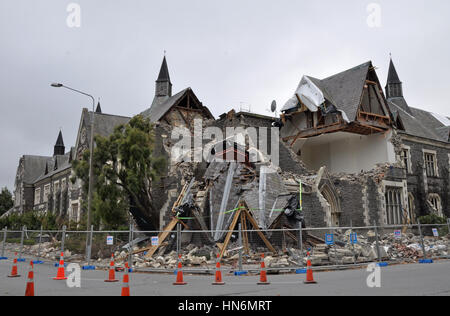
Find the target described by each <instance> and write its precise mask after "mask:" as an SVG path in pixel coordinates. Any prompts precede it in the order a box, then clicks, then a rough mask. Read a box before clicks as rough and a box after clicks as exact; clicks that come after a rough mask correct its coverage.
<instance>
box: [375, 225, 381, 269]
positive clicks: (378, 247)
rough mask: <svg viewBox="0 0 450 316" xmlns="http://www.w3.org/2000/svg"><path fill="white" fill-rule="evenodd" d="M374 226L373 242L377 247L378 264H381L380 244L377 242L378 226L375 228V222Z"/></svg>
mask: <svg viewBox="0 0 450 316" xmlns="http://www.w3.org/2000/svg"><path fill="white" fill-rule="evenodd" d="M374 226H375V241H376V246H377V256H378V262H381V253H380V242H379V240H378V226H377V222H376V221H374Z"/></svg>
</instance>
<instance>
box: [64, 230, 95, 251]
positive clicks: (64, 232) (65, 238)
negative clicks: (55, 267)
mask: <svg viewBox="0 0 450 316" xmlns="http://www.w3.org/2000/svg"><path fill="white" fill-rule="evenodd" d="M66 229H67V227H66V225H64V226H63V230H62V236H61V252H64V244H65V242H66ZM91 244H92V243H91Z"/></svg>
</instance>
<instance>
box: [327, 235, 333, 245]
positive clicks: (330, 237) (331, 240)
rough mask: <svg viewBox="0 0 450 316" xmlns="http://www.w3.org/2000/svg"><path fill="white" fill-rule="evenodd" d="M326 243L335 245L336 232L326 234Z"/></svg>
mask: <svg viewBox="0 0 450 316" xmlns="http://www.w3.org/2000/svg"><path fill="white" fill-rule="evenodd" d="M325 243H326V244H327V245H334V234H325Z"/></svg>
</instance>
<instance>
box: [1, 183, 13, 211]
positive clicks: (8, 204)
mask: <svg viewBox="0 0 450 316" xmlns="http://www.w3.org/2000/svg"><path fill="white" fill-rule="evenodd" d="M13 206H14V201H13V198H12V194H11V192H9V190H8V188H7V187H4V188H3V189H2V192H1V193H0V216H2V215H3V214H5V213H6V212H7V211H9V210H10V209H11V208H12V207H13Z"/></svg>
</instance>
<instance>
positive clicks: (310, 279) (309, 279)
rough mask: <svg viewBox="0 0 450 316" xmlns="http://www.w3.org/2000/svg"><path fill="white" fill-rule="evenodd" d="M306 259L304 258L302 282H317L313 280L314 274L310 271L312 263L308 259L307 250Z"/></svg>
mask: <svg viewBox="0 0 450 316" xmlns="http://www.w3.org/2000/svg"><path fill="white" fill-rule="evenodd" d="M307 256H308V257H307V260H306V281H305V282H303V283H305V284H317V282H316V281H314V275H313V271H312V265H311V260H310V259H309V252H308V253H307Z"/></svg>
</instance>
